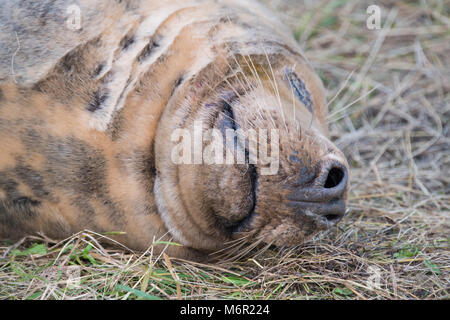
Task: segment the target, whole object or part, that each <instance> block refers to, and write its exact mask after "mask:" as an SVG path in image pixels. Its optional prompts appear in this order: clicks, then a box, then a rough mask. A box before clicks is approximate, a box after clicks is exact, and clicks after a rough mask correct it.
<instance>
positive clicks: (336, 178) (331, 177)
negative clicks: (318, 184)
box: [324, 167, 345, 188]
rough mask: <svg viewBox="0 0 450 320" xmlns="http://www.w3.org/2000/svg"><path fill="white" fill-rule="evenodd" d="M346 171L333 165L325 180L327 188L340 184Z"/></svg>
mask: <svg viewBox="0 0 450 320" xmlns="http://www.w3.org/2000/svg"><path fill="white" fill-rule="evenodd" d="M344 176H345V173H344V171H343V170H342V169H340V168H336V167H333V168H331V170H330V171H328V176H327V180H326V181H325V185H324V187H325V188H334V187H336V186H338V185H339V184H340V183H341V182H342V180H343V178H344Z"/></svg>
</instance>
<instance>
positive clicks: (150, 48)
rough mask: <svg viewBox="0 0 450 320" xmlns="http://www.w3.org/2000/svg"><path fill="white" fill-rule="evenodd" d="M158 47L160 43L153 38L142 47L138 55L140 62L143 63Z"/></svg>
mask: <svg viewBox="0 0 450 320" xmlns="http://www.w3.org/2000/svg"><path fill="white" fill-rule="evenodd" d="M156 48H159V44H158V43H157V42H156V41H155V40H151V41H150V43H149V44H147V45H146V46H145V47H144V49H142V51H141V54H140V55H139V57H138V62H139V63H141V62H142V61H143V60H145V59H146V58H148V57H149V56H150V55H151V54H152V52H153V50H155V49H156Z"/></svg>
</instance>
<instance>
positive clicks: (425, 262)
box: [0, 0, 450, 299]
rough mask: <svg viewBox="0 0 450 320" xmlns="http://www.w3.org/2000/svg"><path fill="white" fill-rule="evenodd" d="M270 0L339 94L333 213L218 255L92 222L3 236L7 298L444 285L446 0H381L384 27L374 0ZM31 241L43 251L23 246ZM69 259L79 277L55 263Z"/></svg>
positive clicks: (449, 254)
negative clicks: (296, 241) (177, 256)
mask: <svg viewBox="0 0 450 320" xmlns="http://www.w3.org/2000/svg"><path fill="white" fill-rule="evenodd" d="M266 2H267V3H268V4H269V6H271V7H272V8H275V9H276V10H277V11H281V12H282V14H283V16H282V17H283V19H284V20H285V21H286V22H287V23H288V24H289V25H290V26H291V27H292V29H293V30H294V34H295V35H296V36H297V38H298V39H299V41H300V43H301V44H302V46H303V47H304V48H305V52H306V55H307V56H308V57H309V59H310V60H311V62H312V63H313V65H314V67H315V68H316V69H317V71H318V72H319V74H320V76H321V77H322V79H323V80H324V82H325V86H326V87H327V89H328V95H329V96H328V100H329V101H331V100H332V103H331V104H330V110H331V111H330V122H331V133H332V136H333V138H334V140H335V141H336V143H337V144H338V145H339V147H340V148H342V150H343V151H344V152H345V154H346V155H347V156H348V159H349V161H350V163H351V166H352V176H351V183H352V188H351V198H350V212H349V214H348V215H347V216H346V217H345V218H344V220H343V221H342V223H341V224H340V225H339V227H338V228H337V229H335V230H332V231H330V232H328V233H327V234H323V235H320V237H318V239H315V240H314V241H310V242H309V243H307V244H305V245H303V246H301V247H299V248H296V249H295V250H293V249H290V250H287V249H286V250H283V249H281V250H280V249H275V248H270V249H268V250H266V251H265V252H259V253H258V252H255V253H254V255H253V256H252V257H250V258H248V259H247V258H246V259H241V260H240V261H238V262H233V263H222V264H219V265H201V264H196V263H192V262H186V261H180V260H174V259H172V260H169V259H168V258H167V257H164V256H162V257H157V256H154V255H153V254H152V252H151V248H150V250H149V251H148V252H146V253H145V254H132V253H129V252H127V251H120V250H112V249H105V248H102V247H101V246H100V245H99V244H98V242H97V240H98V239H99V238H100V236H99V235H95V234H92V233H83V234H79V235H76V236H74V237H72V238H70V239H67V240H66V241H63V242H61V243H57V244H55V243H52V242H50V241H48V240H46V239H42V238H39V239H38V238H28V239H26V240H25V241H24V242H22V243H19V244H17V245H16V246H14V247H10V244H6V243H3V244H1V245H0V246H1V247H0V257H2V256H3V258H1V260H0V298H8V299H26V298H28V299H61V298H67V299H75V298H78V299H80V298H83V299H135V298H141V299H156V298H163V299H177V298H183V299H217V298H225V299H237V298H239V299H349V298H351V299H448V298H449V289H450V276H449V275H450V250H449V243H450V238H449V236H450V232H449V231H450V223H449V222H450V221H449V219H450V214H449V210H450V196H449V191H450V188H449V180H450V179H449V173H450V152H449V150H450V143H449V142H450V141H449V140H450V139H449V126H448V123H449V118H450V113H449V111H450V108H449V98H450V95H449V93H450V90H449V89H450V83H449V79H450V70H449V66H450V31H449V30H450V28H449V27H450V20H449V18H448V16H449V11H448V10H449V9H450V4H449V2H448V1H425V0H424V1H376V2H375V4H378V5H380V6H381V8H382V25H383V28H382V29H381V30H374V31H370V30H368V29H367V28H366V17H367V15H366V8H367V6H368V5H370V4H374V3H373V2H374V1H368V2H366V1H345V0H334V1H305V3H303V2H302V3H301V4H299V2H300V1H294V0H285V1H266ZM283 12H284V13H283ZM333 98H334V99H333ZM27 248H28V250H31V252H35V253H34V254H25V255H21V253H27V251H25V250H27ZM29 248H31V249H29ZM14 250H15V251H14ZM28 252H30V251H28ZM70 265H73V266H77V267H76V268H79V269H78V270H80V271H81V283H80V285H79V286H68V285H67V281H64V280H66V279H67V277H66V275H65V274H64V273H63V274H58V272H57V270H58V267H61V266H70ZM377 276H379V278H377ZM57 279H60V280H61V281H60V282H59V283H57V284H56V280H57ZM377 279H379V283H378V284H379V285H378V286H377ZM371 280H372V281H371Z"/></svg>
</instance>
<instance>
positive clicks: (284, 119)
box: [261, 44, 289, 133]
mask: <svg viewBox="0 0 450 320" xmlns="http://www.w3.org/2000/svg"><path fill="white" fill-rule="evenodd" d="M261 48H262V49H263V51H264V55H265V56H266V59H267V62H268V64H269V68H270V72H271V73H272V78H273V83H274V85H275V90H276V95H277V99H278V104H279V107H280V111H281V117H282V118H283V123H284V127H285V129H286V133H288V132H289V130H288V128H287V125H286V118H285V115H284V111H283V104H282V102H281V96H280V91H279V89H278V84H277V79H276V78H275V73H274V72H273V68H272V63H271V62H270V59H269V55H268V54H267V51H266V49H265V48H264V46H263V45H262V44H261Z"/></svg>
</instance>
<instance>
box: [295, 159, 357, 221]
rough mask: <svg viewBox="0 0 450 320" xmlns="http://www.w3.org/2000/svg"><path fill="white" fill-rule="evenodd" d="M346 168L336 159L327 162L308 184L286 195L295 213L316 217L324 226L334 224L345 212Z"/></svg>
mask: <svg viewBox="0 0 450 320" xmlns="http://www.w3.org/2000/svg"><path fill="white" fill-rule="evenodd" d="M347 185H348V170H347V168H346V166H345V165H344V164H342V163H340V162H338V161H332V162H328V163H327V164H325V165H323V166H322V167H321V170H320V171H319V174H318V175H317V177H316V179H315V180H314V181H313V182H312V184H311V185H310V186H306V187H300V188H297V189H296V190H295V191H294V192H292V193H291V194H290V195H288V196H287V199H288V200H290V202H289V206H290V207H292V208H294V210H295V211H296V213H298V214H301V215H309V216H315V217H317V219H316V220H318V222H319V223H320V224H322V225H324V226H331V225H334V224H336V223H337V222H338V221H339V220H341V219H342V217H343V216H344V214H345V211H346V206H345V195H346V191H347Z"/></svg>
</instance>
